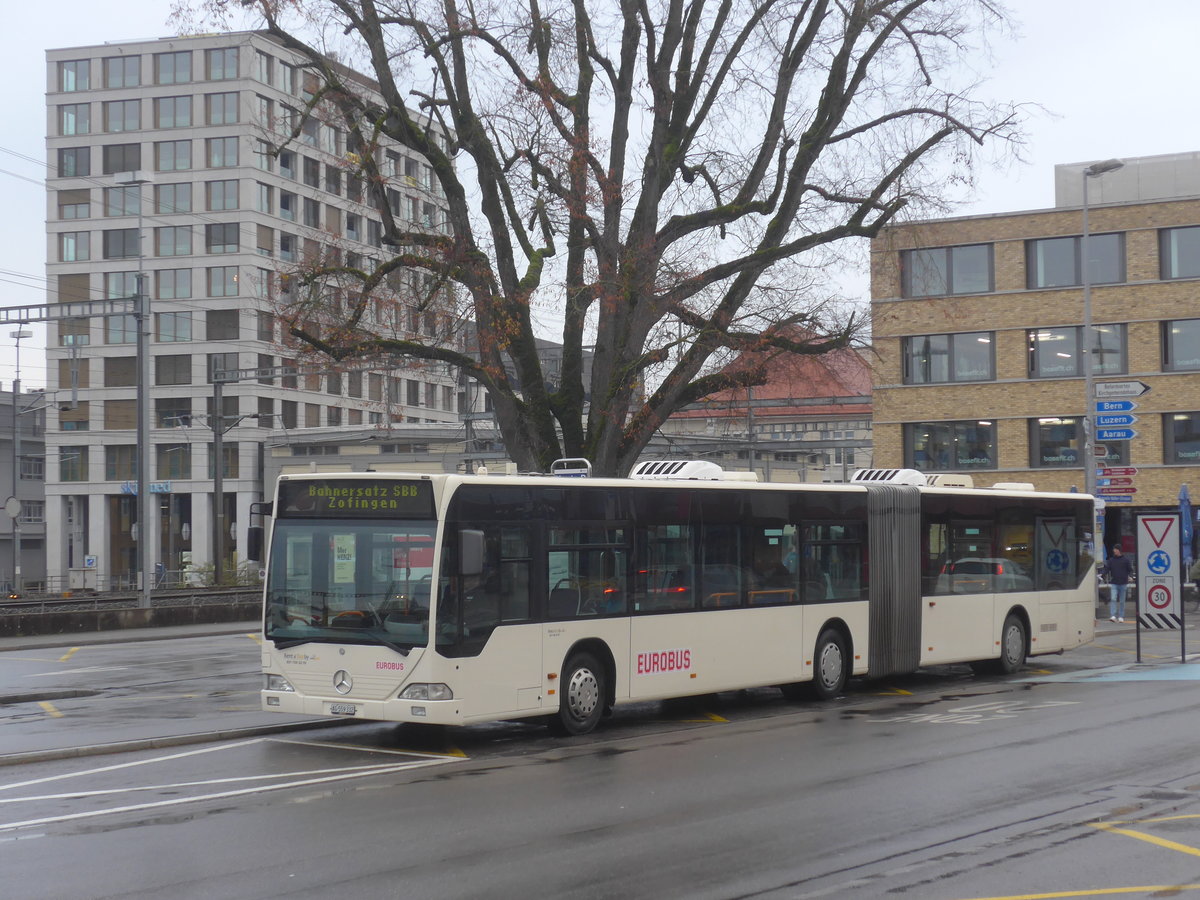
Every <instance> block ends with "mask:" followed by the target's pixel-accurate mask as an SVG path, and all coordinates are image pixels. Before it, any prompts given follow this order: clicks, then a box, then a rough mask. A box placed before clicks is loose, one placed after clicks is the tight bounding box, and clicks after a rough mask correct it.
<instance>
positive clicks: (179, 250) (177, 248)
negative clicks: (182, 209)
mask: <svg viewBox="0 0 1200 900" xmlns="http://www.w3.org/2000/svg"><path fill="white" fill-rule="evenodd" d="M191 252H192V229H191V228H189V227H187V226H186V225H172V226H168V227H166V228H155V229H154V255H155V256H187V255H189V254H190V253H191Z"/></svg>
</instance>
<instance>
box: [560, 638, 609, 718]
mask: <svg viewBox="0 0 1200 900" xmlns="http://www.w3.org/2000/svg"><path fill="white" fill-rule="evenodd" d="M604 678H605V676H604V667H603V666H601V665H600V662H599V660H597V659H596V658H595V657H594V656H592V655H591V654H590V653H577V654H575V655H574V656H572V657H571V658H570V659H569V660H568V661H567V664H566V665H565V666H564V667H563V672H562V679H561V681H560V687H559V698H558V715H557V716H555V717H554V719H553V720H552V727H553V728H554V730H555V731H557V732H558V733H559V734H565V735H579V734H587V733H588V732H589V731H591V730H592V729H594V728H595V727H596V725H598V724H599V722H600V717H601V716H603V715H604V698H605V695H606V693H607V690H606V687H605V683H604Z"/></svg>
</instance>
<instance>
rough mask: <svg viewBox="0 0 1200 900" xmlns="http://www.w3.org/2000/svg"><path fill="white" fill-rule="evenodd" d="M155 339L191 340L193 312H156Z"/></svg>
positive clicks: (160, 340) (164, 340) (169, 340)
mask: <svg viewBox="0 0 1200 900" xmlns="http://www.w3.org/2000/svg"><path fill="white" fill-rule="evenodd" d="M177 271H187V272H188V274H191V272H190V270H177ZM160 274H161V273H160ZM189 280H190V279H189ZM154 339H155V340H156V341H159V342H161V343H164V344H167V343H176V342H178V341H190V340H191V339H192V314H191V313H190V312H164V313H155V314H154ZM158 359H162V357H158ZM188 383H190V382H188Z"/></svg>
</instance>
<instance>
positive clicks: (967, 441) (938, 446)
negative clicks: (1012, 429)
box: [904, 420, 996, 472]
mask: <svg viewBox="0 0 1200 900" xmlns="http://www.w3.org/2000/svg"><path fill="white" fill-rule="evenodd" d="M904 436H905V440H904V456H905V465H907V466H909V467H910V468H913V469H920V470H922V471H952V472H953V471H962V470H968V471H969V470H972V469H994V468H996V426H995V425H994V424H993V423H992V422H990V421H984V420H979V421H964V422H911V423H909V424H907V425H905V426H904Z"/></svg>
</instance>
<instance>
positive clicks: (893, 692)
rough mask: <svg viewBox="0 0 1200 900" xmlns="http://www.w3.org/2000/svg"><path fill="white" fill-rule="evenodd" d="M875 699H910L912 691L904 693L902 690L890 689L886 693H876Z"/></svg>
mask: <svg viewBox="0 0 1200 900" xmlns="http://www.w3.org/2000/svg"><path fill="white" fill-rule="evenodd" d="M875 696H876V697H911V696H912V691H906V690H905V689H904V688H898V687H890V688H888V689H887V690H886V691H876V692H875Z"/></svg>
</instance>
